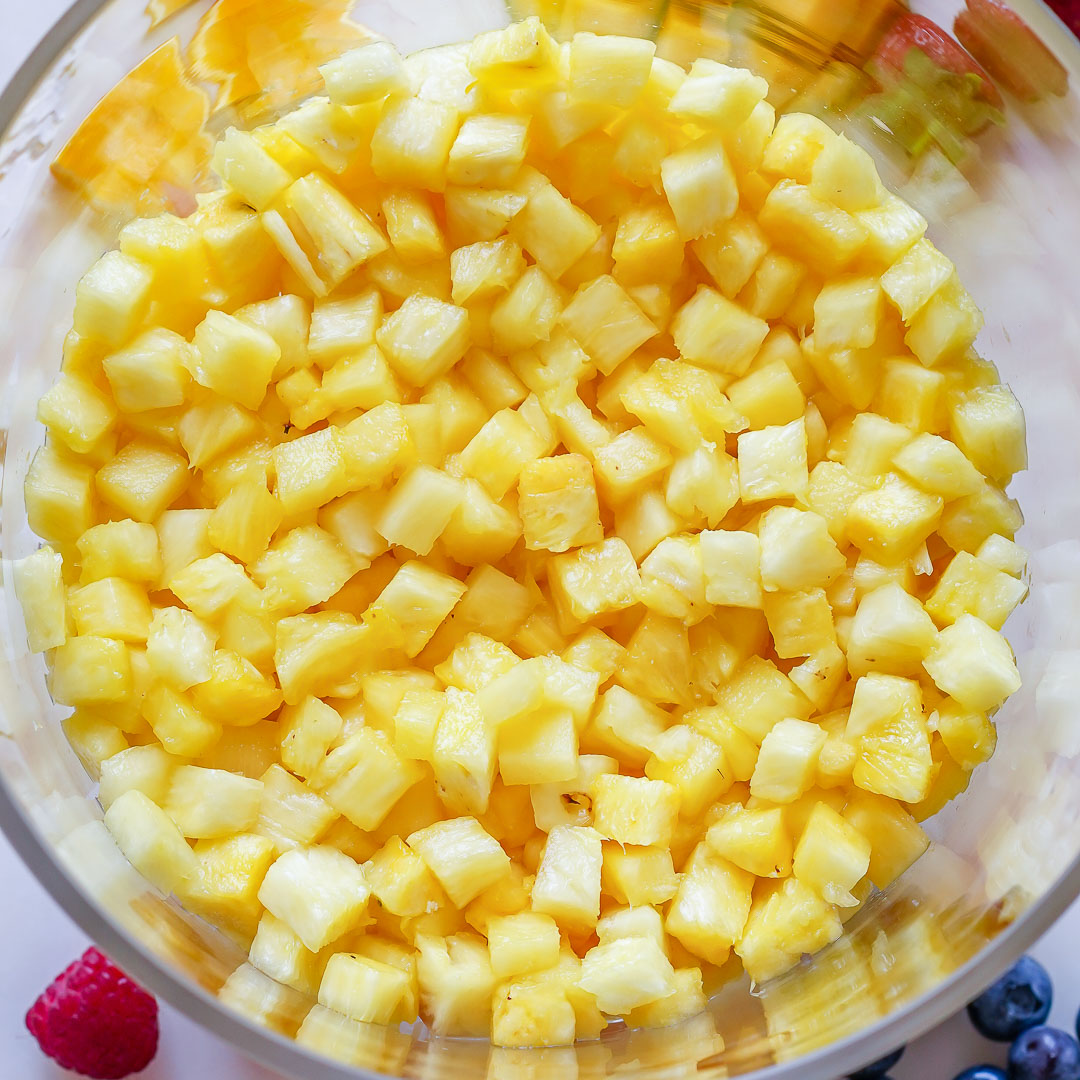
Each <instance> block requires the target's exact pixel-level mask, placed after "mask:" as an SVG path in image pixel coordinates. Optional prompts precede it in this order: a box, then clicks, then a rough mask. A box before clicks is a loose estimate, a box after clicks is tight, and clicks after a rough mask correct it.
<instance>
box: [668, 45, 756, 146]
mask: <svg viewBox="0 0 1080 1080" xmlns="http://www.w3.org/2000/svg"><path fill="white" fill-rule="evenodd" d="M768 92H769V84H768V83H767V82H766V81H765V80H764V79H763V78H761V76H760V75H754V74H753V73H752V72H750V71H747V70H746V68H738V67H728V66H727V65H726V64H718V63H717V62H716V61H715V60H706V59H700V60H695V61H694V62H693V64H691V65H690V73H689V75H688V76H687V78H686V79H684V80H683V82H682V83H680V84H679V88H678V89H677V90H676V91H675V93H674V94H673V95H672V97H671V101H670V102H669V103H668V109H669V110H670V111H671V113H672V114H673V115H675V116H677V117H679V118H680V119H686V120H692V121H694V122H695V123H701V124H709V125H715V126H716V127H720V128H725V129H728V130H730V129H732V128H736V127H738V126H739V124H741V123H742V122H743V121H744V120H746V119H748V118H749V116H750V114H751V113H752V112H753V111H754V108H755V106H756V105H757V104H758V102H760V101H763V100H764V98H765V95H766V94H767V93H768Z"/></svg>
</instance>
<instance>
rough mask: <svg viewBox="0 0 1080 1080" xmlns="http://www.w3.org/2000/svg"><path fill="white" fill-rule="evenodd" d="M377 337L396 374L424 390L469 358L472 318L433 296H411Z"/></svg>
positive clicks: (385, 320)
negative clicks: (424, 387)
mask: <svg viewBox="0 0 1080 1080" xmlns="http://www.w3.org/2000/svg"><path fill="white" fill-rule="evenodd" d="M375 336H376V340H377V341H378V343H379V347H380V348H381V349H382V350H383V351H384V352H385V353H386V356H387V359H389V361H390V363H391V365H392V366H393V368H394V370H395V371H396V372H397V373H398V374H399V375H400V376H401V377H402V378H403V379H405V381H406V382H408V383H410V384H412V385H413V386H422V385H424V384H425V383H427V382H429V381H431V380H432V379H435V378H437V377H438V376H439V375H442V374H444V373H445V372H447V371H449V370H450V368H452V367H453V366H454V364H456V363H457V362H458V361H459V360H460V359H461V358H462V357H463V356H464V355H465V352H466V350H467V348H468V344H469V315H468V312H467V311H465V309H464V308H459V307H455V306H454V305H453V304H445V303H443V302H442V301H441V300H436V299H434V298H433V297H430V296H411V297H409V299H407V300H406V301H405V303H404V304H402V305H401V307H400V308H398V310H397V311H395V312H394V313H393V314H391V315H388V316H386V317H385V318H384V319H383V321H382V324H381V325H380V326H379V329H378V331H377V332H376V335H375Z"/></svg>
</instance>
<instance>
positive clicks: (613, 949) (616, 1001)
mask: <svg viewBox="0 0 1080 1080" xmlns="http://www.w3.org/2000/svg"><path fill="white" fill-rule="evenodd" d="M580 984H581V987H582V988H583V989H584V990H587V991H588V992H589V993H590V994H592V995H593V996H594V997H595V998H596V1004H597V1005H598V1006H599V1007H600V1009H601V1010H602V1011H603V1012H606V1013H611V1014H615V1015H618V1014H622V1013H627V1012H629V1011H630V1010H631V1009H634V1008H638V1007H640V1006H642V1005H649V1004H651V1003H652V1002H654V1001H658V1000H660V999H662V998H666V997H668V996H670V995H671V994H672V993H674V991H675V972H674V970H673V968H672V966H671V961H670V960H668V958H667V957H666V956H665V955H664V953H663V951H662V949H661V947H660V946H659V945H658V944H657V943H656V941H655V940H652V939H650V938H646V937H636V936H635V937H624V938H614V939H612V940H609V941H605V942H602V943H601V944H599V945H596V946H594V947H593V948H592V949H590V950H589V951H588V952H587V953H586V954H585V956H584V958H583V959H582V962H581V980H580Z"/></svg>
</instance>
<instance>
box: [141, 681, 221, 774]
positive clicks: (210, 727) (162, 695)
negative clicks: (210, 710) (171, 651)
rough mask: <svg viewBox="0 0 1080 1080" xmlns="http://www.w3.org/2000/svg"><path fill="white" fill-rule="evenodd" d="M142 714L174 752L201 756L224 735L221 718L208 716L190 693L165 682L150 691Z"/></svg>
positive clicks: (161, 739)
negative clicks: (184, 692) (185, 692)
mask: <svg viewBox="0 0 1080 1080" xmlns="http://www.w3.org/2000/svg"><path fill="white" fill-rule="evenodd" d="M142 714H143V716H144V717H145V718H146V722H147V723H148V724H149V725H150V727H151V729H152V730H153V732H154V735H155V737H156V738H157V740H158V741H159V742H160V743H161V745H162V746H164V747H165V749H166V750H168V751H169V753H170V754H176V755H178V756H181V757H200V756H201V755H203V754H205V753H206V752H207V751H208V750H209V749H210V748H211V747H212V746H213V745H214V744H215V743H216V742H217V741H218V740H219V739H220V738H221V724H220V723H218V721H216V720H212V719H210V718H209V717H206V716H204V715H203V714H202V713H201V712H200V711H199V710H198V709H197V708H196V707H195V705H194V703H193V702H192V701H191V698H190V697H189V696H188V695H187V694H183V693H177V692H176V691H175V690H172V689H170V688H169V687H167V686H165V685H164V684H159V685H158V686H154V687H152V688H151V689H150V690H149V691H148V693H147V695H146V698H145V700H144V701H143V706H142Z"/></svg>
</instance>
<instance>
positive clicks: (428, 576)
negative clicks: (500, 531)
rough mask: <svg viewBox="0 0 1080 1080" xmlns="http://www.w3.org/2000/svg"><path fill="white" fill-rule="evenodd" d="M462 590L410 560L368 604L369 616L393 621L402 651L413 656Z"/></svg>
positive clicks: (447, 577)
mask: <svg viewBox="0 0 1080 1080" xmlns="http://www.w3.org/2000/svg"><path fill="white" fill-rule="evenodd" d="M464 592H465V586H464V585H463V584H462V583H461V582H460V581H458V580H457V578H453V577H451V576H450V575H449V574H443V573H440V572H439V571H437V570H434V569H432V568H431V567H429V566H427V565H425V564H424V563H422V562H420V561H419V560H413V561H411V562H407V563H405V564H404V565H403V566H402V567H401V569H400V570H398V572H397V573H396V574H395V575H394V577H393V579H392V580H391V581H390V583H389V584H388V585H387V586H386V588H384V589H383V591H382V592H381V593H380V594H379V598H378V600H377V601H376V602H375V603H374V604H373V605H372V615H376V614H378V615H382V616H384V617H386V618H388V619H390V620H392V621H393V622H394V623H396V624H397V626H398V627H399V628H400V630H401V634H402V642H403V647H404V649H405V654H406V655H407V656H415V655H416V654H417V653H418V652H420V650H421V649H422V648H423V647H424V645H426V644H427V642H428V640H429V639H430V638H431V636H432V634H434V633H435V631H436V630H437V629H438V627H439V624H440V623H441V622H442V621H443V620H444V619H445V618H446V617H447V616H448V615H449V614H450V612H451V611H452V610H453V608H454V605H455V604H457V602H458V601H459V600H460V599H461V597H462V595H463V594H464Z"/></svg>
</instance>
